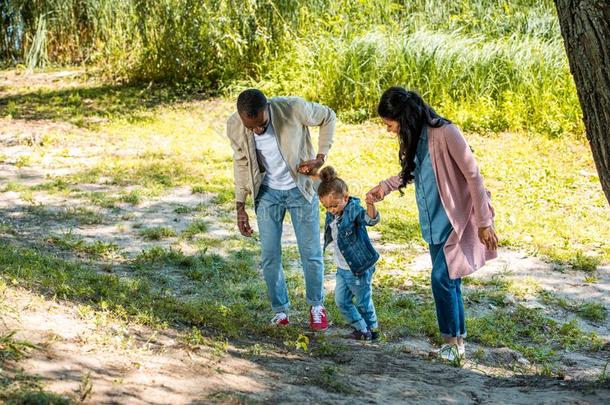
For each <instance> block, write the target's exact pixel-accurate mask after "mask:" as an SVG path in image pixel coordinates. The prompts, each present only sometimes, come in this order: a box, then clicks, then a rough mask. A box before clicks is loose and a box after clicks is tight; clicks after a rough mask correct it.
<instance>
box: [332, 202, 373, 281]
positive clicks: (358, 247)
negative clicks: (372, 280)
mask: <svg viewBox="0 0 610 405" xmlns="http://www.w3.org/2000/svg"><path fill="white" fill-rule="evenodd" d="M334 219H335V217H334V215H332V214H331V213H329V212H327V213H326V223H325V225H324V249H326V246H328V245H329V244H330V243H331V242H332V241H333V237H332V232H331V229H330V223H331V222H332V221H333V220H334ZM379 220H380V216H379V213H377V217H376V218H372V219H371V218H370V217H369V216H368V215H367V213H366V210H365V209H364V208H362V206H361V205H360V199H359V198H356V197H350V198H349V200H348V202H347V204H346V205H345V208H344V209H343V213H342V214H341V220H340V222H339V224H338V226H337V228H338V231H339V233H338V240H337V244H338V245H339V250H340V251H341V254H342V255H343V257H345V260H346V261H347V264H349V267H350V270H351V271H352V273H354V274H355V275H356V276H359V275H361V274H362V273H364V272H365V271H366V270H368V269H370V268H371V267H373V265H375V263H376V262H377V260H378V259H379V253H377V251H376V250H375V248H374V247H373V245H372V244H371V240H370V239H369V235H368V233H367V231H366V226H373V225H375V224H377V223H378V222H379Z"/></svg>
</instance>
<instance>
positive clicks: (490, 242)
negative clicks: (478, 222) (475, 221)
mask: <svg viewBox="0 0 610 405" xmlns="http://www.w3.org/2000/svg"><path fill="white" fill-rule="evenodd" d="M479 240H480V241H481V243H482V244H484V245H485V247H486V248H487V250H496V249H498V236H497V235H496V231H495V230H494V227H493V226H488V227H485V228H479Z"/></svg>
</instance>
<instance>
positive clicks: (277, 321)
mask: <svg viewBox="0 0 610 405" xmlns="http://www.w3.org/2000/svg"><path fill="white" fill-rule="evenodd" d="M289 323H290V321H289V320H288V315H286V313H285V312H278V313H276V314H275V316H274V317H273V318H271V325H275V326H286V325H288V324H289Z"/></svg>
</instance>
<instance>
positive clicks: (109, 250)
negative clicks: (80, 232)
mask: <svg viewBox="0 0 610 405" xmlns="http://www.w3.org/2000/svg"><path fill="white" fill-rule="evenodd" d="M47 242H48V243H50V244H52V245H54V246H57V247H59V248H61V249H65V250H71V251H74V252H77V253H85V254H87V255H90V256H93V257H96V258H104V259H109V258H112V257H115V256H116V255H118V254H120V250H121V249H120V247H119V246H118V245H117V244H116V243H112V242H102V241H99V240H97V241H94V242H87V241H85V240H84V239H81V238H78V237H77V236H75V235H74V234H72V232H68V233H67V234H65V235H63V236H51V237H49V238H48V239H47Z"/></svg>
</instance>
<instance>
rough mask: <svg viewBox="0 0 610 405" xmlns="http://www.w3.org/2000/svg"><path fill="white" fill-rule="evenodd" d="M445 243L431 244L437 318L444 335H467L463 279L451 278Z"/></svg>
mask: <svg viewBox="0 0 610 405" xmlns="http://www.w3.org/2000/svg"><path fill="white" fill-rule="evenodd" d="M444 246H445V244H444V243H440V244H438V245H430V256H432V294H433V295H434V303H435V304H436V318H437V319H438V327H439V329H440V331H441V335H442V336H443V337H461V338H465V337H466V320H465V318H464V301H462V289H461V284H462V280H461V279H456V280H452V279H450V278H449V270H448V268H447V261H446V260H445V253H444V251H443V247H444Z"/></svg>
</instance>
